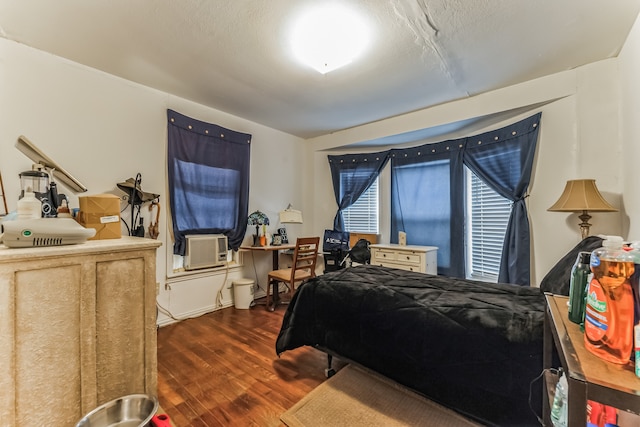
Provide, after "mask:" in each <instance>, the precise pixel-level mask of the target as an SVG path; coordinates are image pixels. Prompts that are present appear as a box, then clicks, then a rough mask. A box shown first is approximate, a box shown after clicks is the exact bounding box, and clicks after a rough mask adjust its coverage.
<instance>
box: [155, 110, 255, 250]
mask: <svg viewBox="0 0 640 427" xmlns="http://www.w3.org/2000/svg"><path fill="white" fill-rule="evenodd" d="M167 119H168V120H167V125H168V135H167V172H168V173H167V175H168V186H169V201H170V207H171V219H172V223H173V224H172V225H173V238H174V245H173V253H174V255H179V256H183V255H184V254H185V250H186V236H187V235H189V234H224V235H225V236H227V238H228V242H229V247H230V248H231V249H234V250H237V249H238V247H239V246H240V244H241V243H242V240H243V239H244V235H245V231H246V228H247V210H248V203H249V156H250V150H251V145H250V144H251V135H249V134H245V133H241V132H236V131H233V130H229V129H225V128H223V127H220V126H217V125H215V124H211V123H205V122H201V121H198V120H195V119H192V118H190V117H187V116H184V115H182V114H180V113H177V112H175V111H173V110H167Z"/></svg>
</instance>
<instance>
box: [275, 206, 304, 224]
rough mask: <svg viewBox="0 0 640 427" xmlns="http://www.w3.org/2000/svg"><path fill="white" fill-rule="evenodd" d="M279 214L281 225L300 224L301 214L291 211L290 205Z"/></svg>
mask: <svg viewBox="0 0 640 427" xmlns="http://www.w3.org/2000/svg"><path fill="white" fill-rule="evenodd" d="M279 214H280V223H281V224H302V212H301V211H298V210H295V209H292V208H291V205H289V206H288V207H287V208H286V209H285V210H283V211H280V213H279Z"/></svg>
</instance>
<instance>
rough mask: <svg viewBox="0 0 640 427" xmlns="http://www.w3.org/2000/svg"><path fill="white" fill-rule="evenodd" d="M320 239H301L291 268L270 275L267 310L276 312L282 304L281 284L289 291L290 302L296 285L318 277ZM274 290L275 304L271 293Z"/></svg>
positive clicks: (294, 252) (297, 241) (295, 250)
mask: <svg viewBox="0 0 640 427" xmlns="http://www.w3.org/2000/svg"><path fill="white" fill-rule="evenodd" d="M319 245H320V237H300V238H298V239H297V240H296V247H295V249H294V251H293V264H292V266H291V268H284V269H279V270H273V271H272V272H270V273H269V276H268V281H269V284H268V285H267V309H268V310H270V311H274V310H275V308H276V305H278V304H279V303H280V302H282V301H281V300H280V295H279V284H280V283H284V284H285V285H286V286H287V288H288V289H289V292H288V293H289V300H291V298H292V297H293V293H294V292H295V285H296V283H299V282H302V281H303V280H306V279H310V278H312V277H315V276H316V261H317V259H318V246H319ZM272 289H273V302H272V298H271V291H272Z"/></svg>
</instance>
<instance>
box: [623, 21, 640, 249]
mask: <svg viewBox="0 0 640 427" xmlns="http://www.w3.org/2000/svg"><path fill="white" fill-rule="evenodd" d="M618 66H619V68H620V87H621V90H620V110H621V115H620V129H621V132H620V138H621V140H622V150H623V152H624V156H623V157H622V170H623V192H622V193H623V195H624V197H623V198H622V203H623V205H624V210H625V216H624V217H623V226H624V227H625V233H627V236H628V238H629V239H631V240H640V174H639V173H638V171H639V170H640V167H639V162H640V80H639V79H638V76H640V18H638V19H637V20H636V23H635V25H634V26H633V28H632V29H631V32H630V33H629V37H628V38H627V41H626V43H625V45H624V48H623V49H622V51H621V52H620V55H619V61H618Z"/></svg>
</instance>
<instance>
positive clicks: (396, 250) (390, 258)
mask: <svg viewBox="0 0 640 427" xmlns="http://www.w3.org/2000/svg"><path fill="white" fill-rule="evenodd" d="M370 249H371V264H372V265H381V266H384V267H392V268H399V269H401V270H409V271H418V272H421V273H428V274H438V248H437V247H436V246H415V245H411V246H409V245H407V246H400V245H394V244H390V245H385V244H375V245H371V246H370Z"/></svg>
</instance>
